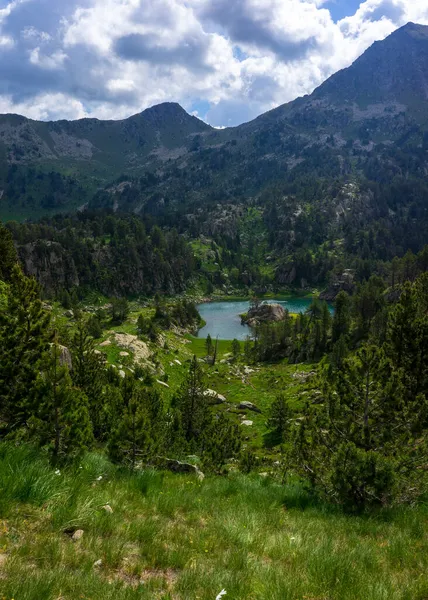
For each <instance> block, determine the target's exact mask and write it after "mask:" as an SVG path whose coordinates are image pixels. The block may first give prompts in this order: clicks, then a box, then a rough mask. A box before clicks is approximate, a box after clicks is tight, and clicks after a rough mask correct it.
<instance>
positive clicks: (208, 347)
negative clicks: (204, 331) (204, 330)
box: [205, 334, 214, 356]
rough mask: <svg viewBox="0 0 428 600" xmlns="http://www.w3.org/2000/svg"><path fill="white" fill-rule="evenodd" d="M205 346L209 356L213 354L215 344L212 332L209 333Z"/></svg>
mask: <svg viewBox="0 0 428 600" xmlns="http://www.w3.org/2000/svg"><path fill="white" fill-rule="evenodd" d="M205 348H206V351H207V356H211V355H212V353H213V350H214V344H213V341H212V338H211V336H210V334H208V335H207V339H206V340H205Z"/></svg>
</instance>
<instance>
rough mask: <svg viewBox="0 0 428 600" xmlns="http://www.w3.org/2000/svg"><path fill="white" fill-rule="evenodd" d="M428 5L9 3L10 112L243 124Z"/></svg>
mask: <svg viewBox="0 0 428 600" xmlns="http://www.w3.org/2000/svg"><path fill="white" fill-rule="evenodd" d="M408 21H414V22H419V23H422V24H426V25H428V0H364V1H363V2H361V4H360V2H359V1H357V0H0V112H3V113H4V112H15V113H20V114H24V115H26V116H29V117H31V118H35V119H43V120H48V119H49V120H55V119H62V118H65V119H76V118H82V117H87V116H91V117H97V118H101V119H103V118H105V119H120V118H125V117H127V116H130V115H132V114H135V113H137V112H140V111H142V110H144V109H145V108H147V107H149V106H152V105H154V104H158V103H161V102H171V101H173V102H179V103H180V104H181V105H182V106H183V107H184V108H185V109H186V110H187V111H188V112H190V113H193V114H195V115H196V116H198V117H199V118H201V119H203V120H205V121H206V122H208V123H210V124H211V125H213V126H215V127H224V126H234V125H237V124H239V123H242V122H244V121H248V120H250V119H252V118H255V117H256V116H257V115H259V114H261V113H262V112H265V111H267V110H270V109H272V108H274V107H275V106H278V105H280V104H283V103H285V102H289V101H290V100H293V99H294V98H296V97H298V96H301V95H303V94H307V93H310V92H312V91H313V89H314V88H315V87H317V86H318V85H320V84H321V83H322V82H323V81H324V80H325V79H326V78H327V77H329V76H330V75H331V74H332V73H334V72H336V71H337V70H339V69H341V68H344V67H347V66H349V65H350V64H351V63H352V62H353V61H354V60H355V59H356V58H357V57H358V56H360V55H361V54H362V53H363V52H364V51H365V50H366V49H367V48H368V47H369V46H370V45H371V44H372V43H373V42H374V41H376V40H381V39H383V38H385V37H386V36H387V35H389V34H390V33H392V32H393V31H394V30H395V29H396V28H397V27H400V26H402V25H405V24H406V23H407V22H408Z"/></svg>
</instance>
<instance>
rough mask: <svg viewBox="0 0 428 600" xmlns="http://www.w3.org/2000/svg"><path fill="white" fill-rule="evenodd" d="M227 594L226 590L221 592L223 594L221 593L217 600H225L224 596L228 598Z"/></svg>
mask: <svg viewBox="0 0 428 600" xmlns="http://www.w3.org/2000/svg"><path fill="white" fill-rule="evenodd" d="M226 594H227V592H226V590H221V592H220V593H219V595H218V596H217V598H216V599H215V600H221V599H222V598H223V596H226Z"/></svg>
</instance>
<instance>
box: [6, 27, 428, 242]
mask: <svg viewBox="0 0 428 600" xmlns="http://www.w3.org/2000/svg"><path fill="white" fill-rule="evenodd" d="M427 74H428V27H424V26H420V25H415V24H412V23H409V24H408V25H406V26H405V27H402V28H401V29H399V30H397V31H396V32H394V33H393V34H392V35H390V36H389V37H388V38H386V39H385V40H384V41H381V42H376V43H375V44H373V45H372V46H371V47H370V48H369V49H368V50H367V51H366V52H365V53H364V54H363V55H362V56H361V57H360V58H358V59H357V60H356V61H355V62H354V63H353V65H351V66H350V67H349V68H347V69H344V70H342V71H340V72H338V73H336V74H335V75H333V76H332V77H330V78H329V79H328V80H327V81H326V82H324V83H323V84H322V85H321V86H320V87H319V88H317V89H316V90H315V91H314V92H313V93H312V94H311V95H309V96H305V97H303V98H299V99H297V100H295V101H294V102H290V103H288V104H285V105H283V106H280V107H278V108H276V109H274V110H272V111H270V112H268V113H266V114H264V115H261V116H260V117H258V118H257V119H255V120H254V121H251V122H249V123H246V124H243V125H241V126H239V127H235V128H229V129H225V130H216V129H213V128H212V127H210V126H209V125H206V124H205V123H203V122H202V121H200V120H198V119H196V118H195V117H192V116H190V115H188V114H187V113H186V112H185V111H184V110H183V109H182V108H181V107H180V106H179V105H178V104H161V105H159V106H155V107H153V108H150V109H148V110H145V111H144V112H142V113H141V114H139V115H135V116H133V117H131V118H129V119H125V120H122V121H98V120H96V119H83V120H80V121H74V122H68V121H59V122H55V123H40V122H36V121H31V120H29V119H25V118H24V117H19V116H16V115H4V116H2V117H0V158H1V157H2V159H1V160H0V190H1V191H0V195H1V196H2V198H1V200H0V216H2V217H11V216H12V217H19V218H23V217H26V216H35V215H39V214H41V212H58V211H60V210H62V211H64V210H72V209H75V208H77V207H81V206H86V205H89V206H91V207H94V208H99V207H110V208H113V209H114V210H117V209H121V210H125V211H134V212H136V213H140V212H144V213H149V214H153V215H155V216H156V217H157V218H159V217H162V215H169V217H168V218H169V219H170V220H173V221H175V222H180V223H182V226H183V228H185V229H186V228H188V227H189V226H190V225H189V218H190V221H191V222H192V223H194V222H195V221H196V222H198V223H201V222H204V223H205V231H206V232H207V233H209V234H213V233H216V232H217V233H218V232H219V231H221V232H222V233H225V234H227V235H229V234H233V233H234V232H236V227H237V225H236V223H237V221H239V218H240V217H239V214H240V210H241V208H240V207H242V206H245V205H247V204H248V202H256V203H258V204H259V205H260V206H261V207H262V210H263V211H264V212H265V213H266V210H265V209H266V202H267V201H266V198H272V197H273V196H274V197H277V198H284V197H287V198H288V201H287V203H286V206H285V205H284V203H283V206H282V207H281V210H280V215H279V217H278V222H279V226H281V227H282V226H284V227H285V226H286V225H285V223H287V227H288V229H290V230H291V231H293V232H294V233H293V235H294V236H295V231H294V229H295V228H294V224H295V223H294V222H295V220H296V219H301V218H302V217H301V216H298V217H295V218H293V217H292V215H295V213H298V215H302V213H305V211H304V210H303V205H304V204H305V203H307V202H308V201H309V204H310V205H311V207H313V206H316V207H317V211H318V212H317V217H316V218H318V219H320V218H321V217H322V211H324V212H325V211H327V213H326V216H325V219H326V220H328V222H329V224H330V225H331V223H332V222H334V221H335V220H337V219H338V218H339V216H340V215H342V216H346V215H347V214H348V213H349V214H351V215H353V214H354V212H356V214H357V216H358V217H360V216H361V214H365V215H367V216H368V217H370V216H371V215H372V209H373V207H374V203H375V204H376V203H377V205H380V204H382V205H383V204H384V203H385V199H384V196H385V195H386V194H389V195H391V194H390V192H389V191H388V192H387V188H388V186H390V185H391V184H392V183H394V182H400V183H403V182H407V184H409V182H413V183H414V185H419V186H420V185H422V184H423V182H424V178H425V174H426V171H427V169H428V157H427V150H428V133H427V131H428V123H427V121H428V104H427V99H428V75H427ZM415 182H416V183H415ZM368 184H370V185H371V189H370V190H369V191H368V190H367V185H368ZM373 185H374V186H376V185H377V186H381V192H380V195H379V190H377V189H375V190H374V191H373V189H372V188H373ZM412 185H413V184H412ZM349 186H351V187H349ZM353 186H354V187H353ZM369 187H370V186H369ZM388 189H389V188H388ZM412 189H413V192H412V194H413V197H414V196H415V192H414V188H412ZM350 190H354V191H353V192H352V193H351V192H350ZM396 193H397V194H399V193H401V192H396ZM406 193H407V192H406ZM421 194H422V196H423V193H422V192H421V191H420V190H419V189H418V190H417V192H416V195H417V202H416V203H417V210H416V211H414V214H417V218H420V217H421V215H422V220H425V214H424V213H423V210H424V205H423V203H422V205H421V201H420V197H421ZM302 200H303V202H302ZM394 202H395V201H394ZM219 206H220V208H219ZM221 207H223V208H221ZM390 208H391V210H392V211H393V212H396V209H397V207H396V206H395V204H394V206H392V207H390ZM311 210H312V212H313V208H311ZM213 211H214V212H213ZM421 211H422V213H421ZM207 213H209V216H208V214H207ZM186 219H187V220H186ZM323 219H324V217H323ZM281 220H282V222H283V223H282V225H281V223H280V222H281ZM326 227H327V226H326ZM293 235H291V238H290V235H289V234H287V235H286V238H287V239H288V238H289V239H292V238H293ZM421 235H422V234H421ZM287 243H288V242H287Z"/></svg>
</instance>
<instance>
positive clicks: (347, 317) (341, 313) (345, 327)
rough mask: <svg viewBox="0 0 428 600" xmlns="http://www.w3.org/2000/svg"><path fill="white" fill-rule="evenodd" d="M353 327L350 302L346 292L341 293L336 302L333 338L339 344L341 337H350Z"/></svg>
mask: <svg viewBox="0 0 428 600" xmlns="http://www.w3.org/2000/svg"><path fill="white" fill-rule="evenodd" d="M350 326H351V314H350V301H349V296H348V294H347V293H346V292H343V291H341V292H339V293H338V295H337V298H336V302H335V312H334V317H333V328H332V336H333V342H337V340H338V339H339V338H340V336H341V335H345V336H346V335H348V334H349V330H350Z"/></svg>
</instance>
